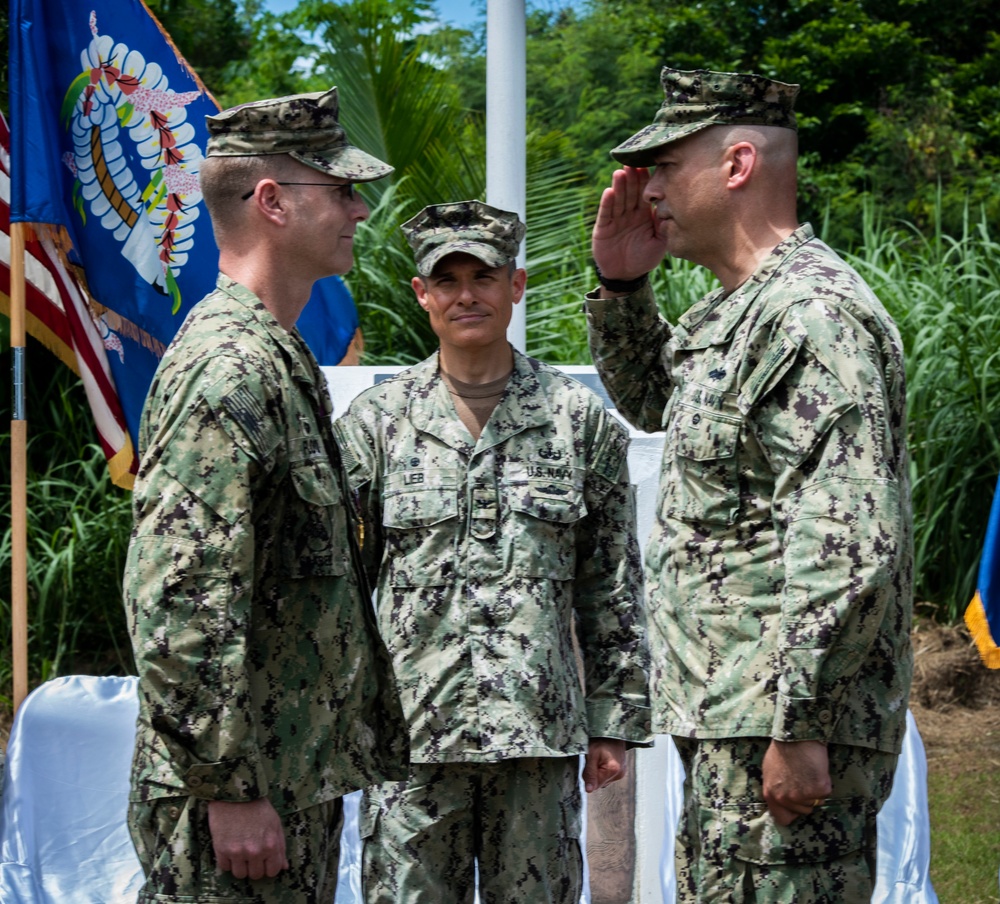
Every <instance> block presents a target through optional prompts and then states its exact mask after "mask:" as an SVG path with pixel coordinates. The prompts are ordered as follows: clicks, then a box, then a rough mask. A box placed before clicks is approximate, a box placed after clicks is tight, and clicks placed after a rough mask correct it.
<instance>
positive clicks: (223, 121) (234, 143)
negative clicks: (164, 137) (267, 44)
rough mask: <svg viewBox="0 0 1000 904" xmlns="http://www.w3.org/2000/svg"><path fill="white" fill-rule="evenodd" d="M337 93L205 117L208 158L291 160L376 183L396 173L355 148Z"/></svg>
mask: <svg viewBox="0 0 1000 904" xmlns="http://www.w3.org/2000/svg"><path fill="white" fill-rule="evenodd" d="M339 114H340V101H339V99H338V97H337V89H336V88H331V89H330V90H329V91H317V92H315V93H313V94H292V95H289V96H288V97H271V98H268V99H267V100H257V101H254V102H253V103H249V104H241V105H240V106H238V107H231V108H230V109H228V110H223V111H222V112H221V113H217V114H216V115H215V116H206V117H205V123H206V125H207V126H208V134H209V139H208V146H207V147H206V149H205V156H206V157H257V156H264V155H269V154H288V155H289V156H290V157H294V158H295V159H296V160H298V161H299V162H300V163H304V164H305V165H306V166H311V167H312V168H313V169H317V170H319V171H320V172H323V173H329V174H330V175H331V176H337V177H338V178H340V179H349V180H350V181H351V182H372V181H374V180H375V179H381V178H382V177H383V176H388V175H389V173H391V172H392V167H391V166H389V164H388V163H383V162H382V161H381V160H379V159H378V158H376V157H373V156H372V155H371V154H367V153H365V152H364V151H362V150H361V149H360V148H356V147H354V145H352V144H351V143H350V142H349V141H348V140H347V133H346V132H344V128H343V126H341V124H340V122H339V119H338V117H339Z"/></svg>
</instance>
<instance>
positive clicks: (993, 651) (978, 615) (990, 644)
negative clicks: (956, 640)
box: [965, 590, 1000, 669]
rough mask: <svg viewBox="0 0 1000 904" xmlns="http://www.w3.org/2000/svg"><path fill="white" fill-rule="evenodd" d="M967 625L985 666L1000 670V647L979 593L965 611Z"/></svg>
mask: <svg viewBox="0 0 1000 904" xmlns="http://www.w3.org/2000/svg"><path fill="white" fill-rule="evenodd" d="M965 625H966V627H967V628H968V629H969V633H970V634H971V635H972V639H973V640H974V641H975V642H976V649H978V650H979V655H980V657H981V658H982V660H983V665H985V666H986V668H988V669H1000V647H997V645H996V642H995V641H994V639H993V635H992V634H991V633H990V625H989V622H988V621H987V620H986V609H985V608H983V601H982V599H981V597H980V596H979V591H978V590H977V591H976V595H975V596H974V597H973V598H972V602H971V603H969V606H968V608H967V609H966V610H965Z"/></svg>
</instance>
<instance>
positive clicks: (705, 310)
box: [674, 223, 814, 349]
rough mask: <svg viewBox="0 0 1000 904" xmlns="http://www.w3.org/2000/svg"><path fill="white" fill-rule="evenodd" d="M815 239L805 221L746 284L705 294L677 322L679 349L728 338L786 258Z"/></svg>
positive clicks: (675, 343)
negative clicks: (728, 293) (725, 290)
mask: <svg viewBox="0 0 1000 904" xmlns="http://www.w3.org/2000/svg"><path fill="white" fill-rule="evenodd" d="M813 238H814V234H813V228H812V226H810V225H809V224H808V223H803V224H802V225H801V226H799V228H798V229H796V230H795V231H794V232H793V233H792V234H791V235H789V236H788V238H786V239H785V240H784V241H783V242H781V243H780V244H779V245H776V246H775V248H774V250H773V251H772V252H771V253H770V254H769V255H768V256H767V257H766V258H765V259H764V261H763V262H762V263H761V265H760V266H759V267H758V268H757V269H756V270H754V272H753V273H752V274H751V275H750V277H749V278H748V279H747V281H746V282H745V283H743V285H742V286H740V287H739V288H738V289H736V290H735V291H734V292H733V293H732V294H730V295H728V296H727V295H726V294H725V292H724V291H723V290H722V289H716V290H715V291H714V292H711V293H710V294H708V295H706V296H705V297H704V298H703V299H701V300H700V301H698V302H696V303H695V304H693V305H692V306H691V307H690V308H688V309H687V311H685V312H684V314H683V315H682V316H681V317H680V319H679V320H678V321H677V327H676V329H675V331H674V340H675V341H674V346H675V348H679V349H696V348H707V347H708V346H711V345H723V344H724V343H726V342H728V341H729V338H730V336H731V335H732V332H733V330H734V329H735V328H736V324H738V323H739V322H740V321H741V320H742V319H743V315H744V314H745V313H746V310H747V308H748V307H750V305H751V304H752V303H753V302H754V300H755V299H756V298H757V296H758V295H759V294H760V292H761V290H762V289H763V288H764V286H766V285H767V284H768V283H769V282H770V281H771V280H772V279H774V278H775V276H776V275H777V274H778V272H779V271H780V270H781V268H782V267H783V265H784V264H785V263H786V261H787V260H788V259H789V258H790V257H791V256H792V255H793V254H794V253H795V251H797V250H798V248H799V247H801V246H802V245H804V244H805V243H806V242H808V241H810V240H812V239H813Z"/></svg>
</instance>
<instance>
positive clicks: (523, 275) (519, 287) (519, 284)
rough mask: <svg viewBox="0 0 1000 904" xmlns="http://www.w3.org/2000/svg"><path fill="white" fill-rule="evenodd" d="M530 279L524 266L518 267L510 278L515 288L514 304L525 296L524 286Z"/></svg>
mask: <svg viewBox="0 0 1000 904" xmlns="http://www.w3.org/2000/svg"><path fill="white" fill-rule="evenodd" d="M527 280H528V274H527V272H526V271H525V269H524V268H523V267H518V268H517V269H516V270H515V271H514V273H513V275H512V276H511V278H510V282H511V285H512V286H513V288H514V304H517V303H518V302H519V301H520V300H521V299H522V298H524V287H525V285H526V283H527Z"/></svg>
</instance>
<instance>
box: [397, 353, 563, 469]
mask: <svg viewBox="0 0 1000 904" xmlns="http://www.w3.org/2000/svg"><path fill="white" fill-rule="evenodd" d="M513 351H514V370H513V372H512V373H511V375H510V381H509V382H508V383H507V388H506V389H505V390H504V393H503V396H502V397H501V399H500V402H499V403H498V404H497V407H496V408H495V409H494V411H493V414H492V415H491V416H490V419H489V420H488V421H487V423H486V427H485V429H484V430H483V433H482V435H481V436H480V437H479V442H478V443H476V444H475V445H473V443H472V436H471V435H470V434H469V431H468V430H466V429H465V425H464V424H463V423H462V420H461V418H459V416H458V412H457V411H456V410H455V404H454V402H452V399H451V394H450V393H449V392H448V387H447V385H445V382H444V380H442V379H441V372H440V362H439V353H438V352H435V353H434V354H433V355H431V357H430V358H428V359H427V360H426V361H424V362H423V363H422V364H418V365H417V367H416V368H415V371H414V379H413V382H412V383H411V386H410V399H409V402H408V403H407V412H406V414H407V418H408V419H409V420H410V422H411V423H412V424H415V425H416V426H417V427H418V428H419V429H421V430H423V431H425V432H426V433H430V434H432V435H433V436H436V437H437V438H438V439H439V440H441V441H442V442H443V443H446V444H447V445H448V446H451V447H452V448H453V449H458V450H459V451H460V452H462V453H463V454H465V455H468V456H472V455H473V453H475V452H482V451H483V450H485V449H489V448H491V447H493V446H498V445H500V444H501V443H504V442H506V441H507V440H508V439H510V438H511V437H512V436H515V435H516V434H518V433H521V432H522V431H524V430H528V429H530V428H532V427H537V426H544V425H545V424H547V423H549V422H550V421H551V420H552V416H551V414H550V412H549V404H548V400H547V399H546V398H545V397H544V396H543V395H542V392H541V384H540V383H539V381H538V375H537V374H536V373H535V369H534V366H533V363H532V360H531V359H530V358H528V357H527V356H525V355H522V354H521V353H520V352H519V351H518V350H517V349H513Z"/></svg>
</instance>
